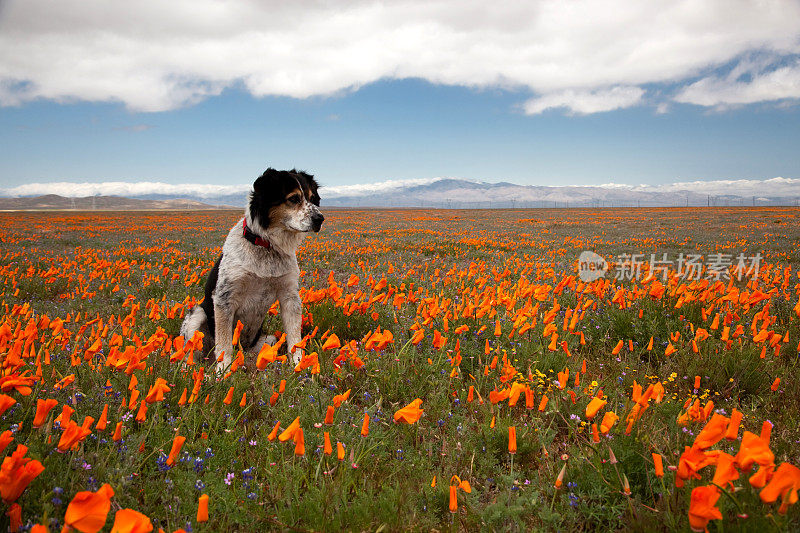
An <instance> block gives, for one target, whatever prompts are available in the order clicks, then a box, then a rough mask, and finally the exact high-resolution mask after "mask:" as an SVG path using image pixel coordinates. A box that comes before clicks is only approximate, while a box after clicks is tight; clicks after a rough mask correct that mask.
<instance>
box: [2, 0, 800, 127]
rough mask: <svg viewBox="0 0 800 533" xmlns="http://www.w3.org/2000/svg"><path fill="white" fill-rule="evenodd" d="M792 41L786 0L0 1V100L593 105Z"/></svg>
mask: <svg viewBox="0 0 800 533" xmlns="http://www.w3.org/2000/svg"><path fill="white" fill-rule="evenodd" d="M799 37H800V3H798V2H797V1H796V0H771V1H768V2H758V3H755V2H753V1H748V0H662V1H654V2H630V1H629V0H575V1H571V2H562V1H560V0H540V1H538V2H507V3H488V2H485V0H465V1H460V0H459V1H453V0H438V1H437V0H403V1H398V2H381V3H378V2H367V1H363V0H361V1H356V2H319V1H316V0H300V1H296V2H279V1H259V0H230V1H227V2H219V1H216V0H171V1H169V2H163V1H162V0H137V1H135V2H109V1H107V0H60V1H58V2H52V1H50V0H5V1H4V2H3V3H2V4H0V104H3V105H18V104H20V103H24V102H27V101H30V100H34V99H40V98H44V99H52V100H57V101H73V100H87V101H115V102H123V103H124V104H125V105H126V106H128V107H129V108H130V109H132V110H135V111H162V110H168V109H174V108H176V107H180V106H186V105H191V104H193V103H195V102H198V101H200V100H203V99H205V98H208V97H210V96H213V95H217V94H219V93H220V92H221V91H222V90H224V89H225V88H227V87H232V86H239V87H244V88H246V90H248V91H249V92H251V93H252V94H253V95H255V96H266V95H282V96H290V97H295V98H305V97H308V96H312V95H329V94H334V93H337V92H340V91H345V90H353V89H357V88H358V87H360V86H363V85H364V84H368V83H371V82H374V81H376V80H379V79H384V78H410V77H418V78H422V79H426V80H428V81H430V82H433V83H439V84H451V85H462V86H469V87H506V88H515V89H523V90H524V91H526V92H530V93H533V94H536V95H538V97H537V98H534V99H533V100H531V101H530V102H528V104H527V105H528V107H530V108H531V109H534V110H535V109H537V108H538V107H541V106H542V105H545V104H546V103H548V102H551V103H552V102H555V103H556V105H560V106H563V107H567V108H568V109H571V110H572V112H575V113H589V112H594V111H593V110H594V109H597V110H600V111H602V110H606V109H611V108H612V107H609V106H612V105H616V106H618V107H622V106H625V105H635V104H637V103H639V98H640V97H641V95H639V97H637V96H636V95H635V93H634V92H633V91H634V89H637V88H639V87H641V86H643V85H646V84H659V83H666V84H673V83H685V82H686V80H690V79H691V80H695V79H696V78H697V76H702V75H704V74H706V75H707V73H708V72H709V71H710V70H711V69H714V68H716V67H718V66H720V65H723V64H727V63H730V62H732V61H735V60H736V59H737V58H740V57H742V56H743V55H745V54H747V53H749V52H752V51H761V52H769V53H771V54H774V55H775V56H777V57H781V56H786V55H787V54H794V53H798V52H800V39H799ZM709 83H710V82H709ZM763 83H764V84H766V85H769V84H770V83H781V80H780V79H772V78H765V79H764V80H763ZM640 90H641V89H640ZM614 91H616V92H617V93H618V94H614ZM620 91H622V93H623V94H619V93H620ZM762 92H763V93H766V94H767V95H768V97H770V98H772V96H771V95H773V94H775V93H776V91H773V90H769V88H767V89H760V90H755V88H753V90H751V91H750V93H749V94H750V96H748V97H747V98H745V100H747V101H753V99H754V98H758V94H761V93H762ZM777 92H778V93H779V92H780V91H777ZM789 92H791V91H789ZM570 95H571V96H570ZM698 99H699V98H698ZM537 102H538V103H537ZM551 107H553V105H551Z"/></svg>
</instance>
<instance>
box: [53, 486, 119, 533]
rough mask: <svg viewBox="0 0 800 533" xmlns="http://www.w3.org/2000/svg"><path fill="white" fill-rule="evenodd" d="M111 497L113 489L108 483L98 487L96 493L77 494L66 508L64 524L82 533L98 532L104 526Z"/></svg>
mask: <svg viewBox="0 0 800 533" xmlns="http://www.w3.org/2000/svg"><path fill="white" fill-rule="evenodd" d="M112 496H114V489H112V488H111V485H109V484H108V483H106V484H104V485H103V486H102V487H100V488H99V489H98V490H97V492H90V491H84V492H79V493H77V494H76V495H75V496H74V497H73V498H72V501H71V502H70V504H69V506H67V513H66V515H64V523H65V524H66V525H68V526H70V527H73V528H75V529H77V530H78V531H82V532H84V533H95V532H97V531H100V530H101V529H103V526H105V524H106V518H107V517H108V511H109V510H110V509H111V497H112Z"/></svg>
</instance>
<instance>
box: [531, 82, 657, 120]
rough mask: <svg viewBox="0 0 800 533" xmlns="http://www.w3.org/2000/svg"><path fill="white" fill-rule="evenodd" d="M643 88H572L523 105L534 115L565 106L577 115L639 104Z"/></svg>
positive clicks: (534, 99) (533, 99)
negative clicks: (585, 89)
mask: <svg viewBox="0 0 800 533" xmlns="http://www.w3.org/2000/svg"><path fill="white" fill-rule="evenodd" d="M643 95H644V90H643V89H640V88H639V87H612V88H611V89H601V90H597V91H575V90H572V89H569V90H566V91H561V92H557V93H550V94H546V95H544V96H540V97H539V98H532V99H530V100H528V101H527V102H525V105H524V106H523V107H524V109H525V114H527V115H536V114H539V113H542V112H543V111H546V110H548V109H553V108H566V109H567V110H568V111H569V112H571V113H574V114H577V115H589V114H592V113H601V112H604V111H613V110H615V109H622V108H625V107H631V106H635V105H637V104H639V103H640V102H641V101H642V96H643Z"/></svg>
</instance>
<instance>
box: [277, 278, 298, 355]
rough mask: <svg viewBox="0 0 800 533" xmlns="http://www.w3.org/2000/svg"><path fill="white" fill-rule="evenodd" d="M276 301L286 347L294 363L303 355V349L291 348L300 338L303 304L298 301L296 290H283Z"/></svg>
mask: <svg viewBox="0 0 800 533" xmlns="http://www.w3.org/2000/svg"><path fill="white" fill-rule="evenodd" d="M278 301H279V302H280V304H281V319H283V329H284V330H286V348H287V350H288V351H289V354H291V356H292V361H293V362H294V364H297V363H299V362H300V358H301V357H302V356H303V350H302V349H300V348H297V349H296V350H292V348H294V345H295V344H297V343H299V342H300V339H301V337H300V325H301V323H302V321H303V304H302V303H301V302H300V295H299V294H298V293H297V291H284V292H283V293H281V294H278Z"/></svg>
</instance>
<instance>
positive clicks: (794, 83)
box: [675, 61, 800, 107]
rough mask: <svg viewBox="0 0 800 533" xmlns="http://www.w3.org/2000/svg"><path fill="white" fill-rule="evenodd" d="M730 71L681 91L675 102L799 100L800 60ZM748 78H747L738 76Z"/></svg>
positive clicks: (716, 103)
mask: <svg viewBox="0 0 800 533" xmlns="http://www.w3.org/2000/svg"><path fill="white" fill-rule="evenodd" d="M749 70H750V69H739V68H737V69H734V71H733V72H732V73H731V74H730V75H728V76H725V77H720V76H709V77H706V78H703V79H701V80H699V81H697V82H695V83H692V84H691V85H689V86H688V87H685V88H684V89H682V90H681V91H680V92H679V93H678V94H677V95H676V97H675V100H676V101H678V102H682V103H688V104H696V105H700V106H707V107H721V106H731V105H743V104H752V103H755V102H769V101H774V100H785V99H796V98H800V61H795V62H794V63H792V64H790V65H786V66H783V67H778V68H775V69H773V70H768V71H764V70H760V69H759V70H757V71H755V72H750V71H749ZM745 74H746V75H749V76H748V77H749V79H747V80H742V79H741V78H740V77H741V76H743V75H745Z"/></svg>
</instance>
